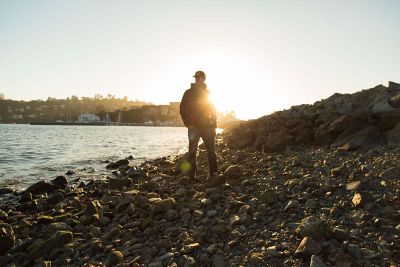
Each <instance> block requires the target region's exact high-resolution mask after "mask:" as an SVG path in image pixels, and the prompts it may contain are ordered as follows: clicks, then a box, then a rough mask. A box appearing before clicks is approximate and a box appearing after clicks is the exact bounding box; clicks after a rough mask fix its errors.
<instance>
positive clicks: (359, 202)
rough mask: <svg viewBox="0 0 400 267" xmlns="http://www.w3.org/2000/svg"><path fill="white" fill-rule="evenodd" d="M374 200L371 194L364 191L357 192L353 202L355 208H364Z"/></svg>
mask: <svg viewBox="0 0 400 267" xmlns="http://www.w3.org/2000/svg"><path fill="white" fill-rule="evenodd" d="M373 200H374V199H373V196H372V195H371V194H370V193H369V192H366V191H363V192H356V193H355V194H354V196H353V199H352V200H351V202H352V203H353V205H354V206H355V207H364V205H365V204H367V203H371V202H372V201H373Z"/></svg>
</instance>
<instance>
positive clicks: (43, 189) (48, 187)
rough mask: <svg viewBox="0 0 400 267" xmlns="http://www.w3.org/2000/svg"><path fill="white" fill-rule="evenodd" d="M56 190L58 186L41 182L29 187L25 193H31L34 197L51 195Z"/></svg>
mask: <svg viewBox="0 0 400 267" xmlns="http://www.w3.org/2000/svg"><path fill="white" fill-rule="evenodd" d="M55 189H57V186H55V185H53V184H51V183H49V182H46V181H39V182H37V183H34V184H33V185H31V186H29V187H28V188H27V189H26V190H25V191H24V192H23V193H31V194H32V195H37V194H43V193H49V192H52V191H54V190H55Z"/></svg>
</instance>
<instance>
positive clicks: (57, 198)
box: [46, 192, 64, 205]
mask: <svg viewBox="0 0 400 267" xmlns="http://www.w3.org/2000/svg"><path fill="white" fill-rule="evenodd" d="M63 199H64V193H63V192H56V193H54V194H53V195H52V196H51V197H49V198H48V199H47V201H46V202H47V204H48V205H56V204H57V203H59V202H61V201H62V200H63Z"/></svg>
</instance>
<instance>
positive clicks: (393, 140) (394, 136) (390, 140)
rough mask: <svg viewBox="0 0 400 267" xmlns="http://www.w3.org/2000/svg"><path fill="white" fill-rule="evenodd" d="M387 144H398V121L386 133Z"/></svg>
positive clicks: (399, 141)
mask: <svg viewBox="0 0 400 267" xmlns="http://www.w3.org/2000/svg"><path fill="white" fill-rule="evenodd" d="M387 144H388V146H390V147H399V146H400V122H399V123H397V124H396V126H395V127H394V128H393V130H391V131H389V132H388V134H387Z"/></svg>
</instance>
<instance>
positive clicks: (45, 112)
mask: <svg viewBox="0 0 400 267" xmlns="http://www.w3.org/2000/svg"><path fill="white" fill-rule="evenodd" d="M149 104H151V103H149V102H144V101H138V100H135V101H129V100H128V98H127V97H124V98H115V96H112V95H108V96H107V97H102V96H101V95H96V96H95V97H93V98H91V97H81V98H78V97H77V96H72V97H68V98H67V99H55V98H50V97H49V98H48V99H47V100H45V101H43V100H32V101H16V100H10V99H7V100H0V122H3V123H12V122H15V123H28V122H37V121H55V120H63V121H67V120H76V119H77V117H78V115H79V114H81V113H84V112H87V113H94V114H98V113H104V112H112V111H115V110H128V109H129V108H130V107H133V106H143V105H149Z"/></svg>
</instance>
